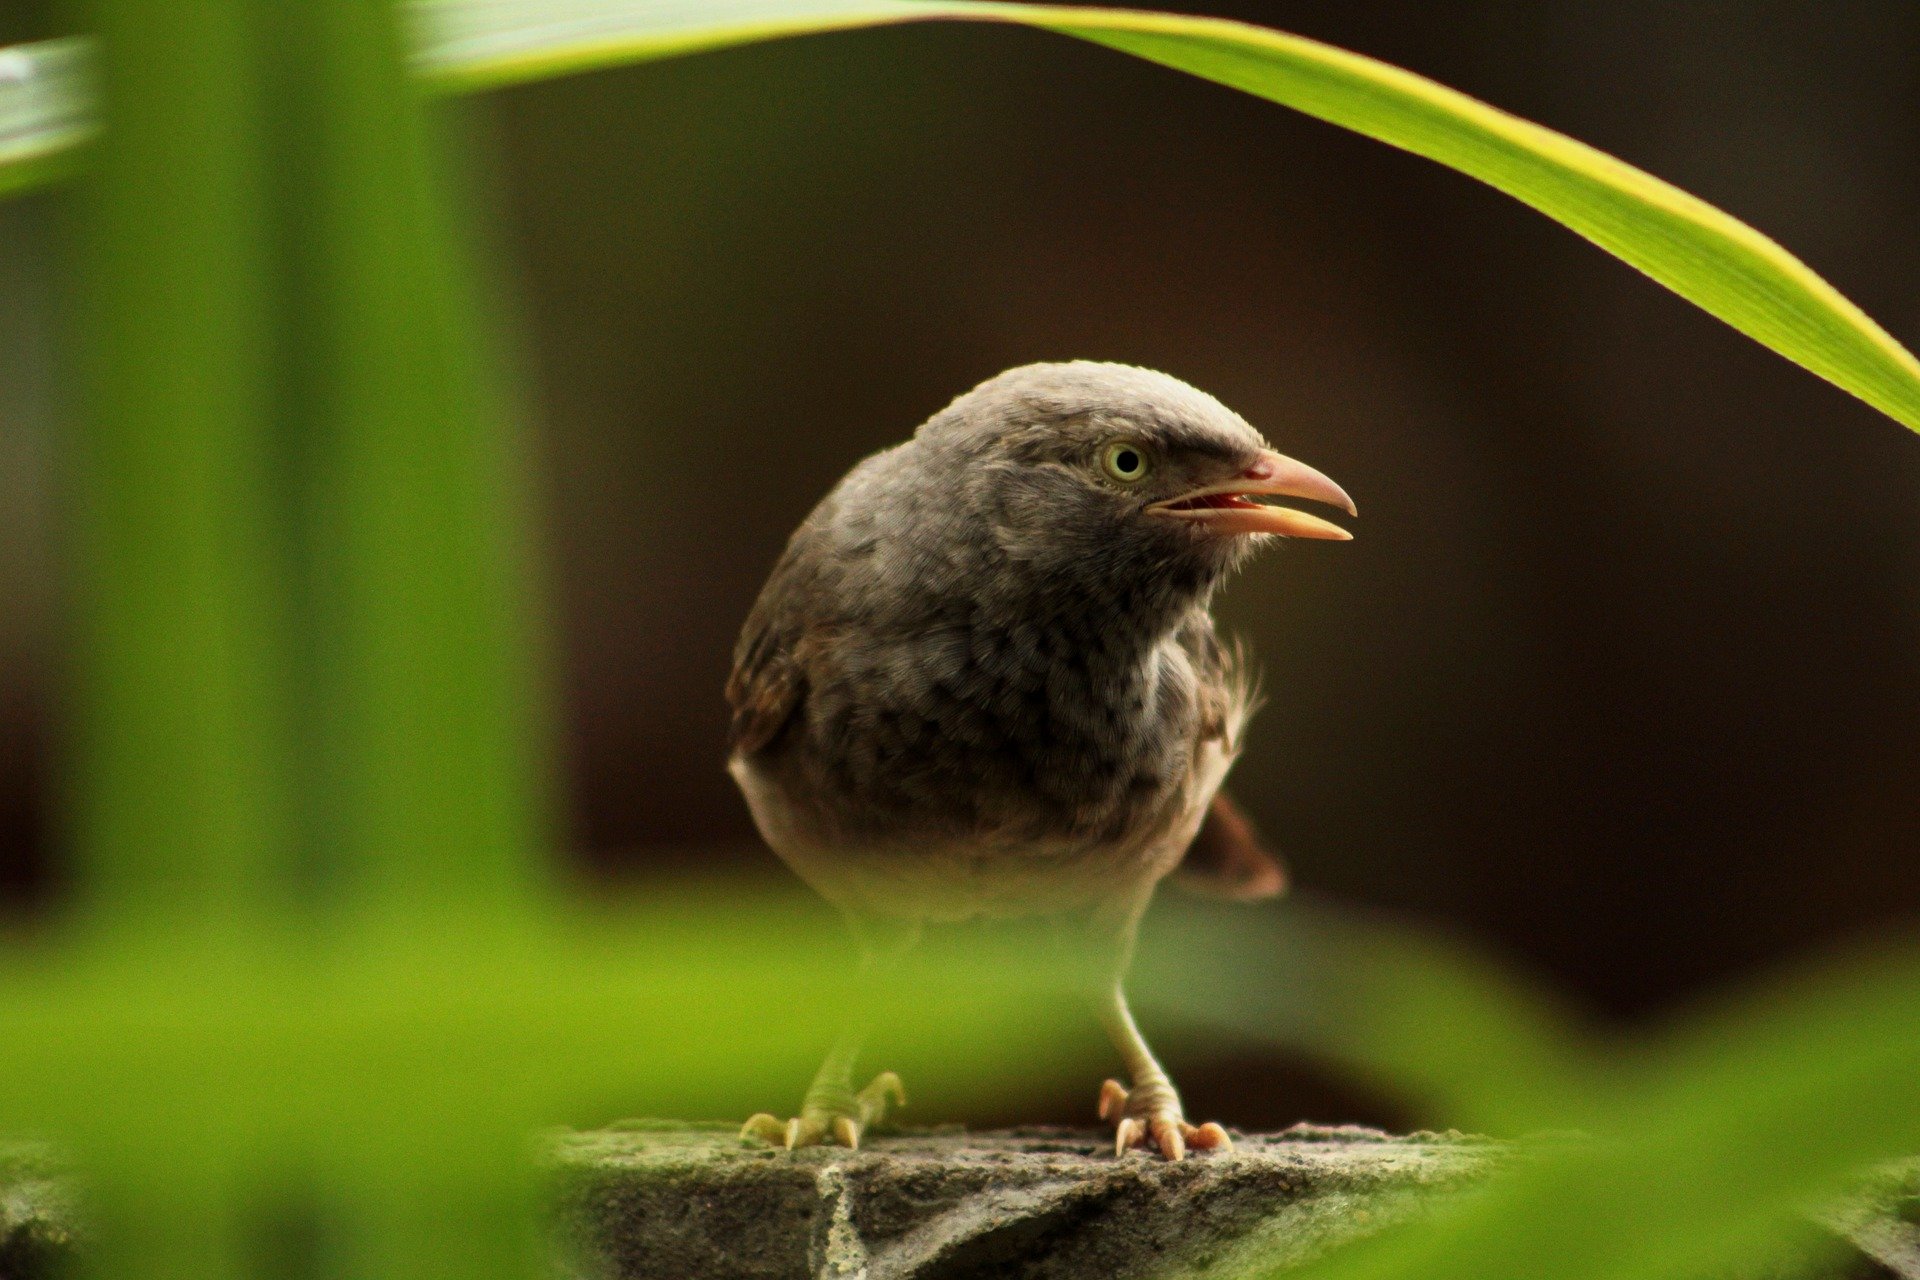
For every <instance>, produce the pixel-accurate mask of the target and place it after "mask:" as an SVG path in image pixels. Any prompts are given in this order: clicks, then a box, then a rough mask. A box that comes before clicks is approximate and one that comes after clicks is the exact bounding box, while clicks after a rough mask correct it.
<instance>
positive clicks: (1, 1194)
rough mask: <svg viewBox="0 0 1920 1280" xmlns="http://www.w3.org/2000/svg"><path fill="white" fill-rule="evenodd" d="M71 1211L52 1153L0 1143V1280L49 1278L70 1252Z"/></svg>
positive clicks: (31, 1146) (69, 1194) (29, 1145)
mask: <svg viewBox="0 0 1920 1280" xmlns="http://www.w3.org/2000/svg"><path fill="white" fill-rule="evenodd" d="M73 1219H74V1206H73V1203H72V1192H71V1188H70V1185H69V1183H68V1180H67V1179H66V1178H65V1177H64V1176H63V1175H62V1172H61V1170H60V1168H59V1166H58V1163H57V1161H56V1160H55V1159H54V1156H53V1153H52V1152H51V1151H49V1150H48V1149H47V1148H46V1147H45V1146H42V1145H41V1144H39V1143H37V1142H16V1143H0V1280H38V1277H41V1276H46V1275H51V1274H53V1273H54V1270H55V1268H56V1266H57V1264H58V1262H59V1260H60V1259H61V1258H64V1257H65V1256H67V1254H68V1253H69V1252H70V1251H71V1250H72V1247H73V1226H72V1224H73Z"/></svg>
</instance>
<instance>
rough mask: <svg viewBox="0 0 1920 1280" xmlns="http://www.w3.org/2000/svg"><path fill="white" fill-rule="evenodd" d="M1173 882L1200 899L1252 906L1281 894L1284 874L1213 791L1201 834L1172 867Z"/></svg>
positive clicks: (1234, 808) (1222, 795)
mask: <svg viewBox="0 0 1920 1280" xmlns="http://www.w3.org/2000/svg"><path fill="white" fill-rule="evenodd" d="M1173 882H1174V883H1175V884H1176V885H1178V886H1180V887H1181V888H1182V889H1185V890H1187V891H1188V892H1189V893H1197V894H1200V895H1202V896H1204V897H1208V898H1228V899H1232V900H1233V901H1236V902H1252V901H1255V900H1257V899H1260V898H1271V897H1274V896H1275V895H1276V894H1279V893H1281V892H1283V891H1284V890H1285V889H1286V887H1287V870H1286V867H1284V866H1283V865H1282V864H1281V862H1280V859H1279V858H1277V857H1276V856H1274V854H1273V853H1272V852H1271V851H1270V850H1269V849H1268V848H1267V847H1266V846H1265V845H1264V844H1263V843H1261V840H1260V833H1259V832H1257V831H1255V830H1254V829H1253V823H1252V822H1251V821H1249V820H1248V818H1247V815H1246V814H1245V813H1243V812H1242V811H1241V809H1240V806H1239V805H1237V804H1235V803H1234V802H1233V797H1232V796H1230V795H1228V794H1227V793H1226V792H1225V791H1224V790H1221V791H1216V792H1214V793H1213V803H1212V805H1210V806H1209V807H1208V809H1207V816H1206V818H1205V819H1203V820H1202V821H1201V823H1200V833H1199V834H1198V835H1196V836H1194V838H1193V843H1192V844H1190V845H1188V846H1187V856H1186V857H1185V858H1184V859H1182V860H1181V863H1180V865H1179V866H1178V867H1176V868H1175V869H1174V872H1173Z"/></svg>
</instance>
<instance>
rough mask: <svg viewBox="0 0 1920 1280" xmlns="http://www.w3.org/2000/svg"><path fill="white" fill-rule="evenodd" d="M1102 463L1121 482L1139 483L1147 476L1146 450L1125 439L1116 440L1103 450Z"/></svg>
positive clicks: (1109, 473) (1108, 472)
mask: <svg viewBox="0 0 1920 1280" xmlns="http://www.w3.org/2000/svg"><path fill="white" fill-rule="evenodd" d="M1100 465H1101V466H1103V467H1105V468H1106V470H1107V474H1108V475H1110V476H1112V477H1113V478H1114V479H1115V480H1118V481H1119V482H1120V483H1121V484H1138V483H1139V482H1140V481H1142V480H1144V479H1146V478H1147V471H1148V464H1147V455H1146V451H1145V450H1143V449H1141V448H1140V446H1139V445H1136V444H1131V443H1129V442H1127V441H1125V440H1116V441H1114V442H1113V443H1112V444H1110V445H1108V446H1107V447H1106V448H1105V449H1104V450H1102V451H1101V454H1100Z"/></svg>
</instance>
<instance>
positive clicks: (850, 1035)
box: [740, 925, 919, 1151]
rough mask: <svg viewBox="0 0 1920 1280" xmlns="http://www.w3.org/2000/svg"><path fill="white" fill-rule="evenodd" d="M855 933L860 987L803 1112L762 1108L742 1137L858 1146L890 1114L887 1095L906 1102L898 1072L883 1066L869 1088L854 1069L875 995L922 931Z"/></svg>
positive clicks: (788, 1145)
mask: <svg viewBox="0 0 1920 1280" xmlns="http://www.w3.org/2000/svg"><path fill="white" fill-rule="evenodd" d="M855 934H856V936H858V937H859V938H860V941H861V955H860V982H859V990H858V992H857V994H856V996H855V998H854V1000H853V1003H852V1007H851V1009H849V1011H848V1013H847V1016H846V1018H845V1019H844V1020H843V1021H842V1023H841V1029H840V1034H839V1036H838V1037H837V1038H835V1040H834V1042H833V1048H832V1049H830V1050H828V1051H827V1059H826V1061H825V1062H822V1063H821V1064H820V1070H818V1071H816V1072H815V1073H814V1076H813V1083H812V1084H810V1085H808V1086H807V1095H806V1097H805V1098H804V1099H802V1100H801V1103H800V1114H799V1115H797V1116H794V1117H793V1118H792V1119H790V1120H786V1121H782V1120H780V1119H779V1118H778V1117H777V1116H774V1115H772V1114H770V1113H768V1112H765V1111H762V1112H760V1113H759V1114H758V1115H756V1116H754V1117H753V1118H752V1119H750V1120H748V1121H747V1123H746V1124H745V1125H743V1126H742V1127H741V1129H740V1136H741V1137H742V1138H758V1139H760V1140H761V1141H762V1142H765V1143H767V1144H769V1145H770V1146H783V1147H786V1148H787V1149H788V1150H789V1151H791V1150H793V1149H794V1148H796V1147H812V1146H820V1145H822V1144H825V1143H835V1144H838V1145H839V1146H843V1147H849V1148H858V1147H859V1145H860V1138H861V1135H862V1134H864V1133H865V1132H866V1131H867V1128H868V1126H869V1125H873V1124H877V1123H879V1121H880V1120H882V1119H883V1118H884V1117H885V1116H886V1113H887V1104H888V1102H889V1100H891V1102H892V1103H893V1104H894V1105H895V1106H905V1105H906V1102H907V1092H906V1088H905V1086H904V1085H902V1084H901V1083H900V1077H899V1076H897V1075H895V1074H894V1073H893V1072H891V1071H882V1072H881V1073H880V1074H879V1075H877V1076H875V1077H874V1078H873V1079H872V1080H870V1081H869V1082H868V1083H867V1085H866V1087H865V1088H862V1089H858V1090H856V1089H855V1088H854V1087H853V1068H854V1063H855V1062H856V1061H857V1060H858V1059H859V1057H860V1048H861V1045H862V1044H863V1043H864V1042H865V1040H866V1038H867V1031H868V1028H869V1025H870V1022H871V1018H872V1014H871V1009H872V1006H873V1003H874V998H873V997H874V995H875V993H877V992H878V991H879V989H880V987H881V985H882V984H883V983H885V982H886V981H887V980H888V979H889V977H890V976H891V973H892V971H893V968H894V962H895V961H896V960H897V959H898V957H899V956H900V954H901V953H902V952H903V951H905V950H906V949H907V948H908V947H910V946H912V945H913V942H914V941H915V940H916V939H917V938H918V936H919V933H918V930H912V931H895V930H887V931H882V930H879V929H876V928H874V927H871V926H864V927H863V926H860V925H856V927H855Z"/></svg>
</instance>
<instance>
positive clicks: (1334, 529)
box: [1147, 449, 1360, 542]
mask: <svg viewBox="0 0 1920 1280" xmlns="http://www.w3.org/2000/svg"><path fill="white" fill-rule="evenodd" d="M1261 497H1277V498H1309V499H1311V500H1313V501H1314V502H1324V503H1326V504H1327V505H1328V506H1333V507H1344V508H1345V509H1346V512H1347V514H1348V515H1350V516H1357V515H1359V514H1360V513H1359V511H1357V510H1356V509H1355V508H1354V505H1353V499H1352V498H1349V497H1348V496H1347V491H1346V490H1345V489H1342V488H1341V487H1340V486H1339V485H1337V484H1335V483H1334V482H1333V481H1331V480H1329V479H1327V477H1325V476H1323V475H1321V474H1320V473H1319V472H1318V471H1315V470H1314V469H1313V468H1312V467H1310V466H1308V465H1307V464H1306V463H1304V462H1295V461H1294V460H1293V459H1292V458H1289V457H1287V456H1286V455H1284V454H1279V453H1275V452H1274V451H1273V450H1271V449H1262V450H1261V451H1260V456H1259V457H1258V458H1256V459H1255V460H1254V462H1253V464H1252V465H1251V466H1249V467H1248V468H1247V469H1246V470H1245V471H1242V472H1241V473H1240V474H1239V475H1237V476H1235V477H1234V478H1233V479H1231V480H1228V481H1226V482H1225V483H1223V484H1214V485H1208V486H1207V487H1206V488H1204V489H1195V490H1194V491H1193V492H1191V493H1183V494H1181V495H1180V496H1179V497H1177V498H1168V499H1167V500H1166V501H1165V502H1156V503H1154V504H1153V505H1152V506H1150V507H1148V508H1147V510H1148V512H1149V513H1151V514H1153V515H1156V516H1167V517H1169V518H1171V519H1176V520H1188V521H1192V522H1193V523H1196V524H1200V525H1203V526H1204V527H1205V528H1206V529H1207V531H1208V532H1210V533H1217V534H1220V535H1222V536H1226V535H1233V534H1243V533H1276V534H1279V535H1280V536H1281V537H1283V538H1327V539H1330V540H1333V541H1338V542H1346V541H1348V540H1350V539H1351V538H1352V537H1353V535H1352V534H1351V533H1348V532H1347V531H1346V530H1345V529H1342V528H1341V527H1340V526H1339V525H1337V524H1333V523H1330V522H1329V521H1326V520H1322V519H1321V518H1320V517H1319V516H1310V515H1308V514H1307V513H1306V512H1304V511H1295V510H1293V509H1292V508H1291V507H1271V506H1267V505H1265V504H1263V503H1259V502H1256V501H1254V499H1255V498H1261Z"/></svg>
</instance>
